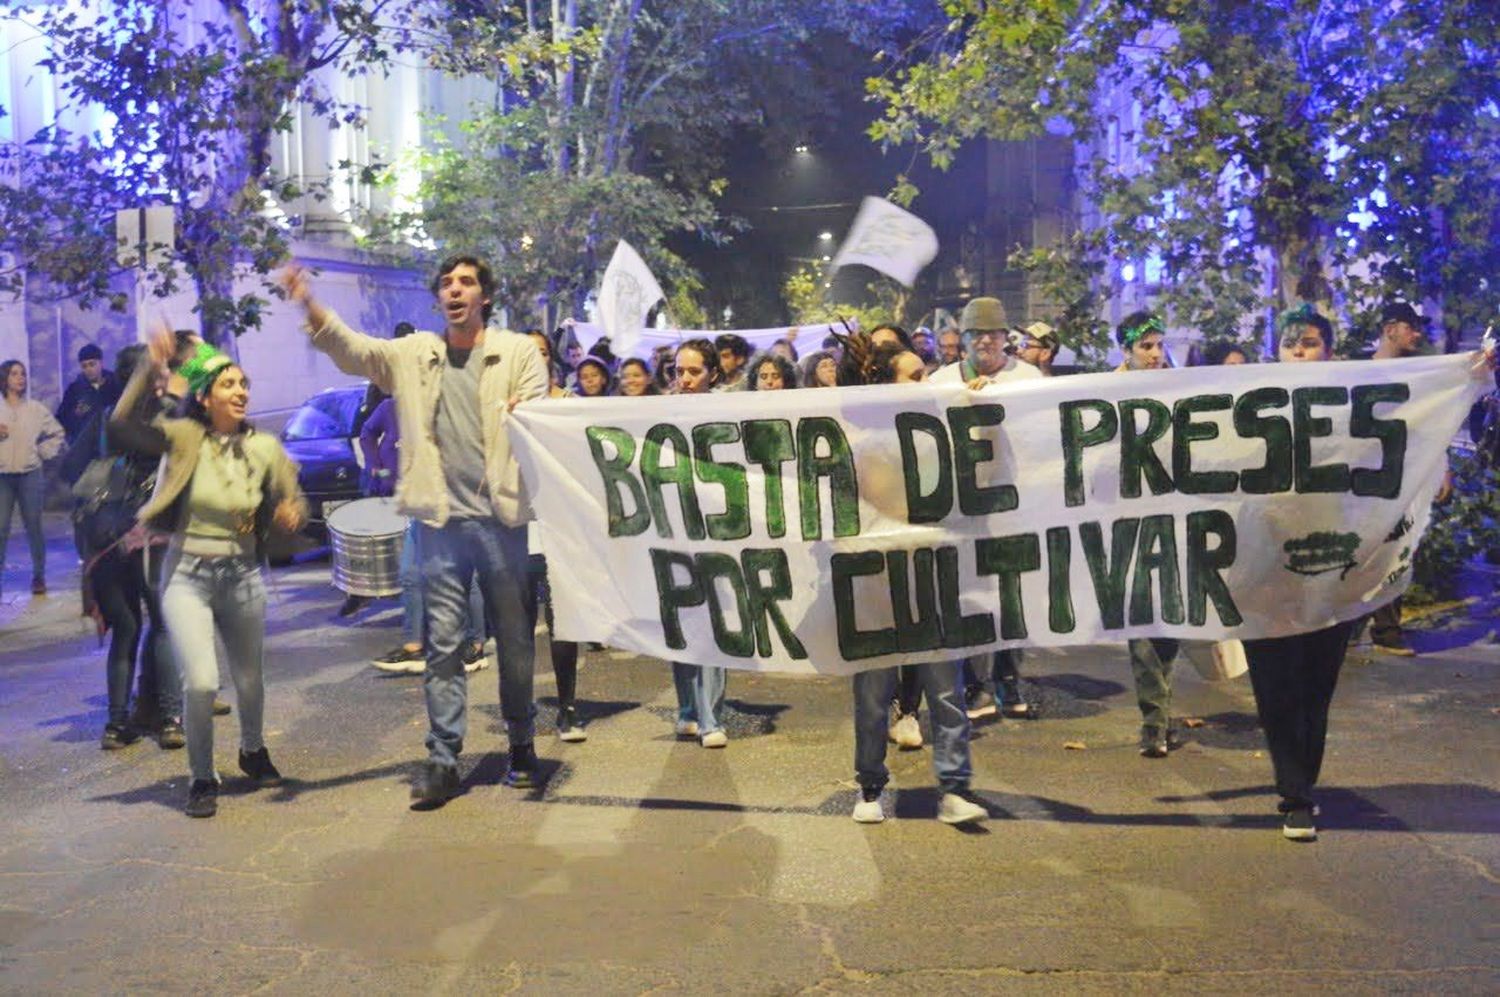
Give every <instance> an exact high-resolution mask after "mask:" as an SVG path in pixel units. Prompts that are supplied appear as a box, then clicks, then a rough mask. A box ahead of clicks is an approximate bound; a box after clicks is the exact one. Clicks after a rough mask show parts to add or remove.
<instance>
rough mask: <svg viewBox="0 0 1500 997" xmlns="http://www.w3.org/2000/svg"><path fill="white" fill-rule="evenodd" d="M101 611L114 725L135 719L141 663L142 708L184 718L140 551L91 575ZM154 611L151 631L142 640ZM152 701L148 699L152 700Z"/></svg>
mask: <svg viewBox="0 0 1500 997" xmlns="http://www.w3.org/2000/svg"><path fill="white" fill-rule="evenodd" d="M90 577H91V578H92V581H93V587H94V598H95V600H96V601H97V602H98V603H99V611H100V613H101V614H102V615H103V616H104V620H105V622H106V623H108V624H109V629H110V637H109V655H108V657H107V658H106V659H105V660H106V665H105V672H104V674H105V687H106V689H107V690H108V692H109V722H110V723H112V724H124V723H125V722H126V720H127V719H128V718H129V715H130V682H131V678H132V677H133V676H134V674H135V671H136V660H137V657H138V656H139V660H140V674H141V678H140V692H139V694H138V696H137V706H138V707H139V708H141V709H142V711H143V712H150V713H154V714H156V715H158V716H160V717H161V718H162V719H168V718H176V717H178V716H179V715H180V714H181V713H182V689H181V683H180V682H179V680H178V678H177V669H176V667H175V666H174V665H173V664H172V656H171V652H170V650H169V649H168V648H167V647H166V646H165V645H166V643H167V636H166V630H165V628H164V627H162V626H161V625H160V622H159V620H158V616H159V612H158V610H159V607H157V606H155V605H154V603H155V596H154V595H152V594H151V593H150V592H149V591H148V590H147V588H146V576H145V573H144V567H143V565H142V557H141V552H140V551H133V552H131V553H129V554H124V553H121V552H120V550H119V548H116V549H115V550H112V551H110V552H109V553H108V554H105V555H104V556H103V557H101V558H100V559H99V562H98V564H96V565H95V567H94V570H93V572H92V574H91V576H90ZM147 607H149V608H150V610H151V611H150V620H151V628H150V629H149V630H147V631H146V639H145V641H144V642H143V641H142V640H141V631H142V629H143V624H144V623H145V621H146V619H147V614H146V608H147ZM148 697H149V698H148Z"/></svg>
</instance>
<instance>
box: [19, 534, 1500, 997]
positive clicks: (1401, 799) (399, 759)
mask: <svg viewBox="0 0 1500 997" xmlns="http://www.w3.org/2000/svg"><path fill="white" fill-rule="evenodd" d="M49 523H50V524H51V526H52V529H53V532H54V534H60V533H61V530H60V529H59V521H57V520H49ZM23 548H24V543H22V542H21V540H20V538H19V537H16V538H13V539H12V541H11V547H10V561H11V563H12V565H13V566H14V567H15V568H16V569H17V570H12V571H10V572H8V574H7V576H6V581H7V587H6V588H5V590H4V594H3V596H0V804H3V805H0V993H4V994H13V993H14V994H22V993H26V994H30V993H90V994H94V993H138V992H147V991H151V992H160V993H203V992H211V993H251V992H269V993H298V994H300V993H322V994H344V993H355V992H357V993H361V994H384V993H441V994H472V993H495V992H520V993H584V992H587V993H609V994H613V993H643V992H700V993H703V992H719V993H747V994H763V993H791V992H805V991H819V992H837V993H842V992H860V993H876V994H880V993H1012V992H1016V993H1025V992H1058V993H1069V994H1074V993H1085V994H1088V993H1136V992H1143V993H1144V992H1150V993H1163V992H1183V993H1186V992H1192V993H1268V992H1291V993H1308V992H1314V991H1317V992H1324V993H1327V992H1334V993H1373V992H1391V991H1398V992H1401V991H1411V992H1424V993H1429V992H1443V993H1475V994H1479V993H1486V994H1488V993H1495V992H1497V991H1500V833H1497V832H1500V762H1497V759H1500V750H1497V749H1500V715H1497V710H1500V644H1495V643H1492V642H1490V641H1489V640H1487V639H1486V634H1487V633H1488V632H1489V631H1490V630H1491V629H1493V627H1494V626H1495V622H1494V621H1493V620H1491V619H1489V618H1487V617H1480V616H1477V615H1475V614H1478V613H1480V612H1487V611H1488V610H1480V609H1474V610H1472V612H1471V613H1470V615H1468V616H1461V617H1460V618H1458V619H1456V620H1455V621H1453V622H1452V623H1451V625H1448V626H1446V627H1442V628H1438V629H1435V630H1431V631H1428V632H1422V633H1419V634H1418V635H1417V638H1416V642H1417V644H1418V646H1419V648H1421V649H1422V651H1423V653H1422V654H1421V655H1419V656H1418V657H1416V658H1412V659H1397V658H1388V657H1376V656H1373V655H1372V654H1370V653H1369V651H1368V649H1365V650H1356V651H1355V652H1354V653H1353V654H1352V655H1351V658H1350V662H1349V664H1348V666H1347V667H1346V669H1345V671H1344V677H1343V680H1342V682H1341V685H1340V688H1339V692H1338V696H1337V698H1336V700H1335V703H1334V709H1333V718H1332V732H1331V736H1330V739H1329V752H1328V758H1327V762H1326V764H1325V767H1324V773H1323V786H1324V789H1323V792H1322V797H1321V806H1322V816H1321V818H1320V820H1319V825H1320V828H1321V830H1322V836H1321V838H1320V840H1319V841H1318V842H1316V843H1315V844H1293V843H1291V842H1288V841H1285V840H1283V838H1282V836H1281V834H1280V825H1279V821H1278V819H1277V817H1276V815H1275V813H1274V804H1275V797H1274V794H1273V793H1272V791H1271V789H1270V785H1269V783H1270V774H1271V773H1270V761H1269V759H1268V758H1267V757H1265V753H1264V750H1263V744H1262V741H1261V736H1260V732H1259V730H1258V728H1257V726H1256V723H1255V718H1254V706H1253V702H1252V699H1251V695H1250V689H1249V685H1248V683H1247V682H1246V681H1244V680H1243V679H1241V680H1237V681H1232V682H1226V683H1217V684H1215V683H1208V682H1205V681H1203V680H1202V679H1200V678H1199V677H1198V676H1197V675H1196V674H1195V673H1193V672H1192V670H1191V669H1190V668H1188V667H1186V666H1185V665H1179V668H1178V670H1177V673H1176V674H1177V702H1176V707H1175V712H1176V713H1177V714H1178V715H1180V716H1183V717H1189V718H1194V720H1195V721H1196V720H1201V726H1194V727H1192V728H1190V729H1187V730H1186V731H1185V735H1186V738H1187V742H1186V744H1185V745H1184V746H1183V747H1181V748H1180V749H1179V750H1176V751H1174V752H1173V753H1172V754H1171V756H1170V757H1168V758H1167V759H1163V760H1159V761H1153V760H1146V759H1142V758H1141V757H1139V756H1138V755H1137V753H1136V748H1135V739H1136V733H1137V727H1138V723H1139V719H1138V712H1137V710H1136V706H1135V703H1134V698H1133V695H1132V690H1131V683H1130V671H1129V665H1128V661H1127V658H1126V655H1125V651H1124V648H1123V647H1090V648H1077V649H1071V650H1068V651H1066V652H1035V653H1032V654H1031V655H1030V656H1029V657H1028V659H1027V662H1026V665H1025V667H1024V672H1025V675H1026V687H1027V689H1028V691H1029V693H1030V695H1031V696H1032V698H1033V699H1034V700H1035V701H1036V702H1037V703H1038V704H1039V706H1040V713H1041V715H1040V718H1039V719H1036V720H1029V721H1014V720H1006V721H1003V722H999V723H988V724H984V725H982V726H979V727H977V728H976V730H975V734H974V741H973V751H974V763H975V769H976V779H975V787H976V789H977V790H978V791H979V793H980V794H981V797H982V799H983V800H984V802H985V803H986V804H987V806H988V808H989V809H990V812H991V820H990V821H989V822H988V823H987V824H985V825H983V826H982V827H979V828H976V829H971V830H967V831H965V830H959V829H955V828H953V827H949V826H945V825H942V824H939V823H938V822H937V821H936V820H935V819H933V818H934V814H935V811H936V807H937V794H936V792H935V791H934V789H933V782H934V780H933V775H932V770H931V755H930V752H929V751H927V750H925V749H924V750H921V751H911V752H901V753H897V752H895V750H894V748H893V750H892V757H891V767H892V772H893V782H892V788H891V790H890V791H889V792H888V794H887V797H886V800H885V803H886V809H887V812H888V813H890V812H892V811H893V812H894V816H893V818H892V819H888V820H887V821H886V822H885V823H884V824H880V825H873V826H866V825H859V824H856V823H854V822H853V821H852V820H851V819H850V816H849V813H850V809H851V808H852V806H853V804H854V802H855V800H856V798H857V791H856V789H855V786H854V782H853V771H852V754H853V732H852V724H851V701H850V694H849V687H848V681H847V680H839V679H797V678H789V677H785V676H777V675H754V674H748V673H734V674H732V675H731V677H730V685H729V701H730V723H729V733H730V737H731V741H730V744H729V747H728V748H727V749H725V750H722V751H710V750H705V749H702V748H700V747H698V746H697V745H696V744H695V743H691V742H689V743H682V742H678V741H676V740H675V739H674V738H673V736H672V729H671V721H672V717H673V704H674V698H673V694H672V686H671V680H670V675H669V671H668V668H667V667H666V666H665V665H664V664H662V663H661V662H658V661H654V660H649V659H644V658H640V657H636V656H633V655H629V654H625V653H623V652H616V651H607V650H606V651H596V652H591V653H589V654H587V655H586V656H585V659H584V662H583V668H582V672H581V676H580V680H579V687H580V697H581V700H582V702H581V704H580V709H581V712H582V714H583V717H584V718H585V720H587V721H588V735H589V737H588V740H587V742H585V743H582V744H563V743H561V742H559V741H558V740H557V739H556V738H555V737H554V736H553V727H552V711H553V707H554V701H553V699H552V691H553V683H552V679H551V675H550V671H549V670H548V668H547V667H546V664H545V662H546V661H547V657H546V652H545V640H539V657H538V661H539V664H538V683H537V695H538V700H539V708H540V714H539V716H540V720H541V727H540V731H539V738H538V749H539V752H540V754H541V756H542V764H543V772H544V774H545V776H546V778H545V782H544V784H543V785H541V786H539V787H538V788H535V789H532V790H514V789H510V788H507V787H506V786H505V785H503V783H502V776H503V774H504V768H505V766H504V751H505V747H506V745H505V738H504V733H503V728H502V726H501V724H500V721H499V714H498V710H497V706H496V699H497V689H496V681H495V669H494V668H493V667H490V668H489V669H487V670H485V671H483V672H480V673H479V674H477V675H476V676H474V681H473V682H472V684H471V695H472V699H471V702H472V703H473V705H474V707H475V709H474V712H473V715H472V717H471V724H470V737H469V741H468V745H467V748H466V754H465V758H464V765H463V771H464V781H465V787H466V792H465V793H464V795H462V796H461V797H459V798H458V799H456V800H454V801H452V802H451V803H450V804H449V805H448V806H447V807H445V808H444V809H442V810H439V811H436V812H431V813H421V812H414V811H412V810H411V809H409V807H408V800H407V783H408V780H409V779H410V777H411V775H412V774H413V772H414V771H415V770H416V768H417V764H418V762H419V761H420V759H421V758H422V756H423V749H422V737H423V733H424V730H425V715H424V712H423V706H422V697H421V684H420V678H419V677H416V676H410V677H408V676H399V677H391V676H387V675H384V674H381V673H378V672H376V671H375V670H374V669H373V668H371V666H370V659H371V658H372V656H374V655H375V654H377V653H379V652H380V651H383V650H385V649H386V648H388V647H389V646H390V645H391V644H392V643H394V642H395V641H396V640H397V638H398V630H397V629H396V628H397V626H398V624H399V620H398V615H397V614H398V610H397V608H396V604H395V603H394V602H393V601H387V602H383V603H378V604H376V605H375V606H373V607H371V608H370V609H367V610H366V611H364V612H362V613H361V614H359V615H358V616H356V617H354V618H353V619H351V620H340V619H337V618H336V616H335V609H336V607H337V606H338V604H339V601H340V596H339V594H338V593H336V592H335V591H334V590H332V589H331V588H330V587H329V585H328V565H327V562H326V561H312V562H308V563H304V564H301V565H295V566H291V567H287V568H278V569H275V570H274V571H273V572H272V574H271V577H272V586H271V599H272V608H271V610H270V614H269V615H270V632H271V636H270V641H269V650H268V660H267V709H266V716H267V743H268V745H269V747H270V750H271V754H272V756H273V757H274V758H275V760H276V761H277V763H278V764H279V765H280V767H281V769H282V771H283V772H285V773H286V775H287V776H288V780H287V783H286V784H285V785H284V786H282V787H281V788H279V789H271V790H261V791H258V792H251V791H249V790H248V789H247V788H246V787H245V786H244V785H243V784H242V783H241V782H238V781H237V780H236V778H235V776H236V775H237V772H236V771H235V768H234V750H235V747H236V737H237V726H236V724H237V715H236V716H229V717H226V718H222V719H220V720H218V721H217V722H216V727H217V733H218V741H217V754H218V760H219V767H220V770H221V772H223V773H224V775H225V777H226V784H225V793H224V796H223V798H222V799H221V803H220V811H219V815H218V817H217V818H215V819H213V820H210V821H197V820H190V819H188V818H186V817H185V816H184V815H183V814H182V812H181V806H182V802H183V799H184V796H185V792H186V757H185V753H184V752H181V751H176V752H172V751H163V750H161V749H159V748H158V747H157V746H156V745H155V744H153V743H150V742H146V741H143V742H141V743H139V744H136V745H134V746H132V747H130V748H128V749H126V750H123V751H117V752H105V751H101V750H100V749H99V746H98V740H99V735H100V732H101V729H102V727H103V724H104V718H105V698H104V655H103V651H102V649H101V648H100V647H99V646H98V643H97V641H96V639H95V637H94V635H93V633H92V631H91V629H90V628H89V626H88V625H86V623H85V621H83V620H80V619H79V618H78V616H77V599H76V595H75V592H76V576H77V569H76V565H74V563H73V560H72V556H71V554H72V552H71V550H70V549H69V547H68V545H67V544H66V542H65V541H64V540H63V539H62V538H61V536H60V535H59V536H56V537H55V538H54V542H53V543H52V546H51V568H52V570H51V572H50V578H51V580H52V592H53V594H52V595H50V596H48V597H46V598H42V599H35V600H33V599H32V598H31V597H30V596H29V594H22V593H21V592H20V591H19V590H18V588H19V586H20V584H21V583H22V582H24V581H25V580H26V577H27V576H26V573H25V572H24V571H23V570H19V569H20V560H19V558H23V557H24V549H23ZM226 698H229V699H230V700H231V701H232V698H233V696H232V689H229V687H228V686H227V684H226Z"/></svg>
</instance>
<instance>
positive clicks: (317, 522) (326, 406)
mask: <svg viewBox="0 0 1500 997" xmlns="http://www.w3.org/2000/svg"><path fill="white" fill-rule="evenodd" d="M367 391H368V386H367V385H365V384H363V383H361V384H357V385H349V386H348V387H343V388H328V389H326V390H324V391H320V392H318V393H317V394H316V395H313V396H312V397H311V398H309V399H308V400H307V401H305V402H303V403H302V407H301V408H299V409H297V411H296V412H295V413H294V414H293V415H292V417H291V419H289V420H288V421H287V424H286V426H284V427H283V428H282V430H281V442H282V444H283V445H284V446H285V447H286V452H287V454H288V455H289V456H290V457H291V458H292V460H294V461H296V462H297V465H298V467H300V468H301V470H300V471H299V472H298V473H297V481H298V483H299V484H301V486H302V491H303V492H304V493H305V494H306V495H307V504H308V523H307V529H306V530H305V531H304V532H306V533H307V534H308V535H309V536H311V537H313V538H315V539H319V540H322V539H325V538H326V537H327V534H328V517H329V515H330V514H331V513H332V512H333V511H334V510H335V509H337V508H338V507H339V506H341V505H344V504H345V503H347V502H353V501H355V500H356V499H359V498H362V497H363V496H364V491H363V489H362V488H361V481H360V479H361V476H362V472H363V467H364V459H363V457H362V455H361V454H360V452H359V431H360V429H361V428H363V426H364V422H365V419H366V418H367V417H368V416H369V414H370V413H369V411H368V410H367V409H366V408H365V398H366V395H367Z"/></svg>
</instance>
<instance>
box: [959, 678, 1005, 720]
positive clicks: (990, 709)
mask: <svg viewBox="0 0 1500 997" xmlns="http://www.w3.org/2000/svg"><path fill="white" fill-rule="evenodd" d="M964 699H965V701H966V703H967V706H966V708H965V710H964V712H965V713H967V714H968V715H969V719H970V720H982V719H983V718H985V717H992V716H994V715H995V714H996V713H998V712H1000V710H999V707H997V706H996V705H995V697H994V696H992V695H990V693H989V690H987V689H985V688H984V687H983V686H976V687H975V688H973V689H970V690H969V693H968V695H967V696H965V697H964Z"/></svg>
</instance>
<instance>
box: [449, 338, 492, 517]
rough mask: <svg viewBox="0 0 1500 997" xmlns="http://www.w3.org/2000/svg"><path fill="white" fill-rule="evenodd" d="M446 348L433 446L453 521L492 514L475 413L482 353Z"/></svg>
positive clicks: (479, 423) (481, 429)
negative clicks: (446, 488) (438, 459)
mask: <svg viewBox="0 0 1500 997" xmlns="http://www.w3.org/2000/svg"><path fill="white" fill-rule="evenodd" d="M472 353H473V351H472V350H455V349H454V348H453V347H451V346H450V347H448V365H447V366H446V367H444V368H443V392H442V394H441V395H440V396H439V397H438V405H437V445H438V451H439V452H440V453H441V454H442V455H443V480H444V483H445V484H447V486H448V514H449V515H450V516H452V517H453V518H455V519H483V518H489V517H492V516H494V515H495V508H494V506H492V505H491V504H490V486H489V483H488V482H487V481H486V480H485V477H484V421H483V419H482V418H481V416H480V412H479V373H480V370H481V368H482V367H483V362H482V356H483V355H482V354H481V355H480V356H472Z"/></svg>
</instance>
